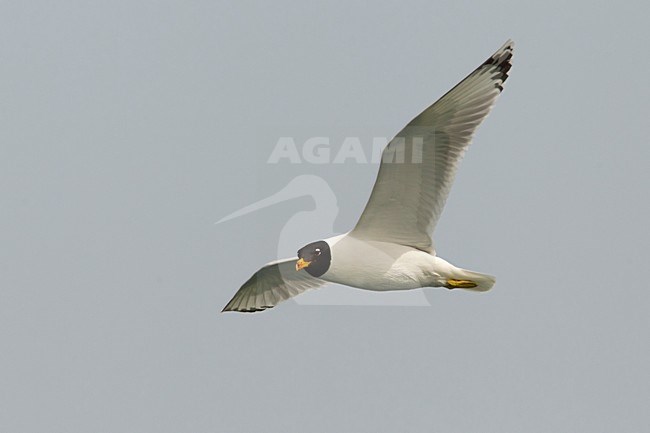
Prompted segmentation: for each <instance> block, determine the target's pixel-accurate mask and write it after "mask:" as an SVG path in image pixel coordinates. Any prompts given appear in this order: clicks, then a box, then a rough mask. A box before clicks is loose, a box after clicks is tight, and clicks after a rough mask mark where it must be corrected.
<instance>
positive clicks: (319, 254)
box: [296, 241, 332, 277]
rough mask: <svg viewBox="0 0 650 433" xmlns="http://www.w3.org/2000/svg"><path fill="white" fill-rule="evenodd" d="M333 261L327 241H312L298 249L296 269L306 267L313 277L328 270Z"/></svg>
mask: <svg viewBox="0 0 650 433" xmlns="http://www.w3.org/2000/svg"><path fill="white" fill-rule="evenodd" d="M331 261H332V253H331V251H330V246H329V244H328V243H327V242H325V241H316V242H312V243H310V244H307V245H305V246H304V247H302V248H300V249H299V250H298V261H296V271H299V270H301V269H304V270H305V271H307V273H309V275H311V276H312V277H320V276H321V275H323V274H324V273H325V272H327V270H328V269H329V267H330V262H331Z"/></svg>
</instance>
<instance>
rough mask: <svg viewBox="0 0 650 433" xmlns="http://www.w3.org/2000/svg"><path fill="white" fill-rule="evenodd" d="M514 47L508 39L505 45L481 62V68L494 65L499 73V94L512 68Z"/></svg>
mask: <svg viewBox="0 0 650 433" xmlns="http://www.w3.org/2000/svg"><path fill="white" fill-rule="evenodd" d="M514 47H515V43H514V42H513V41H512V40H511V39H509V40H508V41H506V43H505V44H503V45H502V46H501V48H499V49H498V50H497V51H496V52H495V53H494V54H492V55H491V56H490V57H488V59H487V60H486V61H485V62H483V64H482V65H481V66H489V65H494V66H495V67H496V68H497V70H498V71H499V73H500V74H501V75H500V77H499V78H500V79H501V83H499V84H497V88H498V89H499V92H502V91H503V83H505V81H506V80H507V79H508V71H510V68H512V53H513V50H514Z"/></svg>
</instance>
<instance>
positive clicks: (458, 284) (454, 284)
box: [445, 279, 478, 289]
mask: <svg viewBox="0 0 650 433" xmlns="http://www.w3.org/2000/svg"><path fill="white" fill-rule="evenodd" d="M476 286H478V284H476V283H475V282H474V281H470V280H454V279H448V280H447V284H446V285H445V287H446V288H448V289H472V288H474V287H476Z"/></svg>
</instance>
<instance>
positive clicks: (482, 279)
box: [459, 269, 497, 292]
mask: <svg viewBox="0 0 650 433" xmlns="http://www.w3.org/2000/svg"><path fill="white" fill-rule="evenodd" d="M460 271H461V275H462V279H464V280H469V281H472V282H474V283H476V287H459V288H461V289H465V290H472V291H474V292H487V291H488V290H490V289H491V288H492V286H494V283H495V282H496V280H497V279H496V278H495V277H493V276H492V275H488V274H482V273H480V272H474V271H470V270H467V269H460Z"/></svg>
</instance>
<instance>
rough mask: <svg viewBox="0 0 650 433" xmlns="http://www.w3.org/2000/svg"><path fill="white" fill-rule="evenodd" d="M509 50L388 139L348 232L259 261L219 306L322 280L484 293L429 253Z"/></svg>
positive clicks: (481, 280)
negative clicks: (365, 200) (294, 254)
mask: <svg viewBox="0 0 650 433" xmlns="http://www.w3.org/2000/svg"><path fill="white" fill-rule="evenodd" d="M513 47H514V43H513V42H512V41H510V40H509V41H507V42H506V43H505V44H504V45H503V46H502V47H501V48H499V49H498V50H497V52H495V53H494V54H493V55H492V56H490V57H489V58H488V59H487V60H486V61H485V62H483V63H482V64H481V65H480V66H479V67H478V68H476V69H475V70H474V71H473V72H472V73H471V74H469V75H468V76H467V77H466V78H465V79H464V80H462V81H461V82H460V83H459V84H457V85H456V86H455V87H454V88H452V89H451V90H450V91H449V92H447V93H446V94H445V95H444V96H442V97H441V98H440V99H439V100H438V101H436V102H435V103H434V104H433V105H431V106H430V107H429V108H427V109H426V110H424V111H423V112H422V113H420V114H419V115H418V116H417V117H415V118H414V119H413V120H412V121H411V122H410V123H409V124H408V125H406V127H404V129H402V131H400V132H399V133H398V134H397V136H396V137H395V138H393V140H391V142H390V143H388V145H387V146H386V148H385V149H384V151H383V153H382V162H381V165H380V167H379V174H378V175H377V180H376V181H375V186H374V187H373V190H372V193H371V195H370V198H369V200H368V203H367V204H366V207H365V209H364V211H363V213H362V214H361V217H360V218H359V221H358V222H357V225H356V226H355V227H354V229H352V230H351V231H350V232H348V233H346V234H343V235H339V236H334V237H331V238H327V239H325V240H320V241H316V242H312V243H310V244H308V245H306V246H304V247H302V248H300V249H299V250H298V253H297V257H293V258H288V259H283V260H278V261H274V262H271V263H268V264H266V265H264V266H263V267H262V268H261V269H260V270H259V271H257V272H256V273H255V274H254V275H253V276H252V277H251V278H250V279H249V280H248V281H246V282H245V283H244V285H242V287H241V288H240V289H239V290H238V291H237V293H236V294H235V296H234V297H233V298H232V299H231V300H230V302H228V304H227V305H226V306H225V307H224V309H223V311H241V312H254V311H261V310H265V309H267V308H271V307H274V306H275V305H277V304H278V303H280V302H282V301H284V300H286V299H289V298H291V297H293V296H296V295H298V294H300V293H302V292H304V291H305V290H308V289H313V288H316V287H319V286H321V285H323V284H325V283H326V282H334V283H340V284H345V285H348V286H352V287H356V288H359V289H365V290H374V291H388V290H408V289H416V288H420V287H446V288H448V289H455V288H461V289H468V290H473V291H479V292H484V291H487V290H489V289H491V288H492V286H493V285H494V282H495V278H494V277H493V276H491V275H487V274H482V273H479V272H474V271H470V270H467V269H462V268H459V267H456V266H454V265H452V264H451V263H449V262H447V261H445V260H444V259H442V258H440V257H438V256H437V255H436V252H435V248H434V243H433V239H432V235H433V231H434V229H435V226H436V223H437V222H438V219H439V217H440V214H441V212H442V209H443V207H444V205H445V201H446V200H447V196H448V195H449V190H450V189H451V185H452V183H453V181H454V177H455V175H456V170H457V168H458V165H459V163H460V161H461V159H462V157H463V155H464V153H465V151H466V150H467V148H468V147H469V145H470V143H471V141H472V137H473V135H474V132H475V131H476V128H477V127H478V126H479V125H480V124H481V122H482V121H483V119H485V117H486V116H487V115H488V113H489V112H490V109H491V108H492V106H493V105H494V102H495V101H496V99H497V97H498V96H499V95H500V94H501V91H502V90H503V83H504V82H505V81H506V79H507V78H508V71H509V70H510V68H511V66H512V63H511V60H512V52H513Z"/></svg>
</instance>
